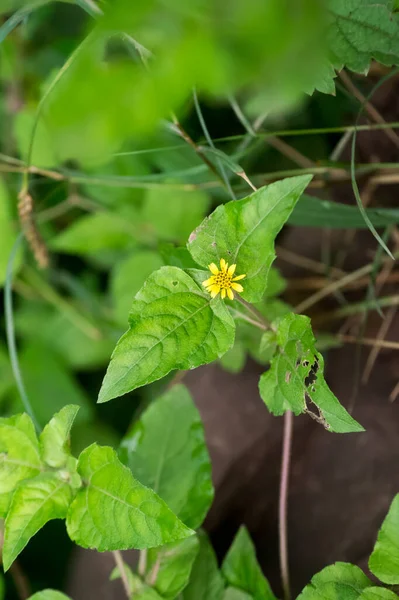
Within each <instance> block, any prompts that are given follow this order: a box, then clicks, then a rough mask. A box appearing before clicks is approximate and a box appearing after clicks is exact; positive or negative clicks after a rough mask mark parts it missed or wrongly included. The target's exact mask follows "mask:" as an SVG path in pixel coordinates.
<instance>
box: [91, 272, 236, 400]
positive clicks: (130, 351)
mask: <svg viewBox="0 0 399 600" xmlns="http://www.w3.org/2000/svg"><path fill="white" fill-rule="evenodd" d="M205 276H206V274H204V277H205ZM129 324H130V329H129V330H128V331H127V332H126V333H125V334H124V335H123V336H122V337H121V339H120V340H119V342H118V343H117V345H116V348H115V350H114V352H113V355H112V357H111V362H110V364H109V367H108V370H107V373H106V375H105V378H104V381H103V384H102V387H101V390H100V395H99V398H98V401H99V402H107V401H108V400H111V399H112V398H116V397H117V396H121V395H122V394H126V393H127V392H130V391H131V390H134V389H135V388H138V387H140V386H142V385H146V384H148V383H151V382H152V381H156V380H157V379H160V378H161V377H164V376H165V375H167V374H168V373H169V372H170V371H171V370H172V369H181V370H185V369H193V368H194V367H198V366H199V365H203V364H206V363H209V362H212V361H213V360H216V359H217V358H220V357H221V356H222V355H223V354H224V353H225V352H227V350H228V349H229V348H230V347H231V346H232V345H233V343H234V331H235V327H234V321H233V319H232V317H231V316H230V313H229V312H228V310H227V307H226V305H225V304H224V302H222V301H221V300H220V298H214V299H213V300H211V298H210V296H209V294H208V293H206V292H204V290H203V288H201V285H199V284H198V283H196V282H195V281H194V280H193V279H192V278H191V277H190V276H189V275H188V274H187V273H185V272H184V271H182V270H181V269H178V268H177V267H162V268H161V269H159V270H158V271H155V272H154V273H153V274H152V275H150V277H149V278H148V279H147V281H146V282H145V284H144V286H143V287H142V288H141V290H140V291H139V292H138V293H137V294H136V297H135V300H134V301H133V305H132V308H131V311H130V315H129Z"/></svg>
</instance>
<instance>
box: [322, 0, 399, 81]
mask: <svg viewBox="0 0 399 600" xmlns="http://www.w3.org/2000/svg"><path fill="white" fill-rule="evenodd" d="M328 9H329V13H330V15H331V17H332V21H331V25H330V27H329V31H328V35H327V40H328V45H329V48H330V50H331V52H332V53H333V55H334V56H335V60H334V62H335V66H336V67H338V68H341V67H342V65H345V66H347V67H348V68H349V69H351V70H352V71H356V72H358V73H367V71H368V68H369V65H370V61H371V59H372V58H375V59H377V60H378V61H380V62H382V63H384V64H385V65H388V66H391V65H393V64H398V63H399V18H398V15H396V14H394V13H392V2H391V0H379V2H375V1H374V0H329V2H328Z"/></svg>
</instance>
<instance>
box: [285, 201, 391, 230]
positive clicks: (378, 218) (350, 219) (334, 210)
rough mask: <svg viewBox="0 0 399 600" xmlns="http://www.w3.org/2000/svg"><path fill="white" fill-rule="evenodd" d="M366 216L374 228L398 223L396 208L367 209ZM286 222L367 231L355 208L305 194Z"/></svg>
mask: <svg viewBox="0 0 399 600" xmlns="http://www.w3.org/2000/svg"><path fill="white" fill-rule="evenodd" d="M365 210H366V209H365ZM366 214H367V216H368V217H369V219H370V221H371V223H372V224H373V225H374V226H375V227H386V226H387V225H394V224H396V223H399V210H398V209H396V208H369V209H367V210H366ZM288 222H289V223H290V224H291V225H298V226H303V227H328V228H329V229H367V223H366V222H365V220H364V218H363V217H362V215H361V214H360V212H359V209H358V208H357V206H349V205H347V204H341V203H340V202H330V201H329V200H320V199H319V198H315V197H314V196H308V195H307V194H303V195H302V197H301V199H300V200H299V202H298V204H297V205H296V206H295V208H294V210H293V211H292V214H291V216H290V218H289V219H288Z"/></svg>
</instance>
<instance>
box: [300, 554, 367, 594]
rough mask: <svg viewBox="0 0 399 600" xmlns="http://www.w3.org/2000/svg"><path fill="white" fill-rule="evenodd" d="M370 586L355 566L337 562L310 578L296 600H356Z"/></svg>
mask: <svg viewBox="0 0 399 600" xmlns="http://www.w3.org/2000/svg"><path fill="white" fill-rule="evenodd" d="M370 585H371V581H370V579H369V578H368V577H366V575H365V574H364V573H363V571H362V570H361V569H359V567H357V566H356V565H351V564H350V563H344V562H337V563H335V564H334V565H330V566H329V567H326V568H325V569H323V570H322V571H320V573H317V574H316V575H315V576H314V577H312V581H311V582H310V583H309V584H308V585H307V586H306V587H305V589H304V590H303V591H302V593H301V594H299V596H298V600H330V598H339V599H340V600H356V599H357V598H361V597H362V596H361V594H362V592H363V591H364V590H366V589H367V588H368V587H369V586H370Z"/></svg>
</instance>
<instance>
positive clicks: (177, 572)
mask: <svg viewBox="0 0 399 600" xmlns="http://www.w3.org/2000/svg"><path fill="white" fill-rule="evenodd" d="M198 550H199V542H198V539H197V537H196V536H191V537H189V538H187V539H186V540H183V541H182V542H176V543H174V544H167V545H166V546H162V547H161V548H153V549H150V550H149V551H148V554H147V581H151V582H152V583H151V584H152V586H153V587H154V589H155V590H156V591H157V592H158V594H159V595H160V596H161V598H165V599H166V600H174V598H177V597H178V595H179V594H180V593H181V592H182V590H184V588H185V587H186V585H187V583H188V580H189V578H190V573H191V569H192V566H193V563H194V561H195V558H196V556H197V554H198ZM155 575H156V577H155Z"/></svg>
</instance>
